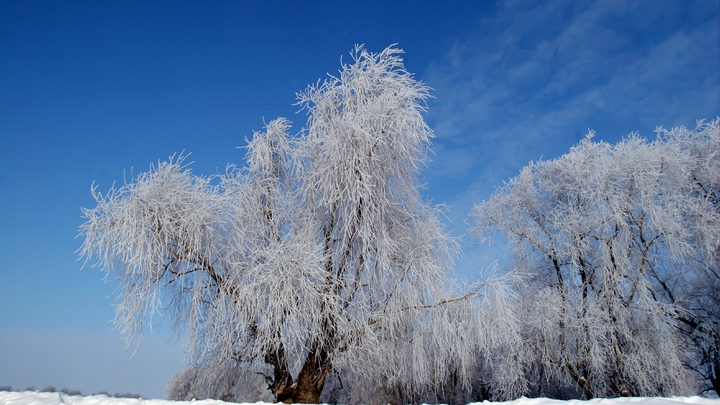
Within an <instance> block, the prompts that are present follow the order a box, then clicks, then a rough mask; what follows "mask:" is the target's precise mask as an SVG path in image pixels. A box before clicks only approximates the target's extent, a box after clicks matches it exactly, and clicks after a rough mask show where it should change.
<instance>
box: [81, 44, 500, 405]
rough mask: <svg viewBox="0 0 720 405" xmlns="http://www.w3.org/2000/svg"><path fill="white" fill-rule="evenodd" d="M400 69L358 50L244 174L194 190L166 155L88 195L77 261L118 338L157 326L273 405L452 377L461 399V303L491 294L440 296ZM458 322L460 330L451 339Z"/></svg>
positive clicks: (439, 237)
mask: <svg viewBox="0 0 720 405" xmlns="http://www.w3.org/2000/svg"><path fill="white" fill-rule="evenodd" d="M399 53H400V51H399V50H397V49H394V48H388V49H386V50H384V51H383V52H382V53H380V54H371V53H369V52H367V51H366V50H365V49H363V48H362V47H358V48H356V50H355V52H354V53H353V54H352V56H353V63H352V64H349V65H348V64H346V65H343V66H342V70H341V71H340V75H339V77H331V78H330V79H329V80H326V81H325V82H324V83H322V84H319V85H317V86H310V87H309V88H308V89H307V90H306V91H305V92H303V93H301V94H300V95H299V104H300V105H302V107H303V108H304V109H306V111H307V112H308V115H309V118H308V122H307V125H306V127H305V128H304V129H303V131H302V132H301V134H300V136H297V137H292V136H289V134H288V130H289V127H290V123H289V122H288V121H287V120H285V119H282V118H280V119H277V120H274V121H272V122H270V123H269V124H268V125H267V127H266V131H265V132H264V133H255V134H254V136H253V138H252V140H251V141H250V142H249V145H248V148H247V165H246V166H245V167H242V168H235V167H230V168H229V169H228V170H227V173H226V174H223V175H219V176H213V177H200V176H195V175H193V174H191V172H190V170H189V168H188V167H187V164H186V163H185V157H184V156H179V157H173V158H171V159H170V160H168V161H166V162H161V163H159V164H158V165H157V166H156V167H153V168H151V170H150V171H149V172H146V173H143V174H141V175H139V176H138V177H137V178H135V179H133V180H132V181H131V182H130V183H128V184H125V185H123V186H121V187H119V188H117V189H115V188H113V189H111V190H110V191H109V192H108V193H107V194H105V195H102V194H100V193H99V192H97V191H93V193H94V196H95V199H96V200H97V207H95V208H93V209H85V210H84V215H85V217H86V218H87V222H85V224H83V225H82V227H81V234H82V236H84V244H83V245H82V248H81V250H80V254H81V256H82V257H84V258H85V259H86V260H92V259H93V258H94V259H95V260H96V261H97V265H99V266H101V267H103V268H105V269H106V270H107V272H108V275H109V276H110V277H112V278H116V279H118V280H119V282H120V291H121V295H120V297H119V305H118V307H117V312H116V322H117V324H118V325H119V327H120V329H121V331H122V332H123V333H125V334H126V335H127V336H128V337H139V335H140V334H141V332H142V328H143V324H144V322H145V320H146V317H147V316H148V315H151V314H152V313H153V312H156V311H160V310H161V309H162V310H163V311H167V312H169V313H170V314H171V315H172V319H173V320H174V326H175V328H176V329H177V330H178V331H180V332H183V333H187V342H188V343H187V345H188V349H189V350H188V351H189V353H190V355H191V359H192V361H193V364H196V365H197V366H198V367H202V370H203V373H204V378H205V379H206V380H207V381H212V380H213V373H218V374H222V373H223V372H224V371H225V370H227V369H228V367H232V366H233V365H237V364H241V365H243V366H245V367H247V368H248V369H251V370H253V371H255V372H257V373H260V374H262V375H263V376H264V378H265V380H266V381H267V383H268V386H269V387H270V389H271V390H272V392H273V394H274V395H275V399H276V400H277V401H287V402H305V403H319V402H320V395H321V393H322V392H323V388H324V386H325V385H326V380H327V378H328V376H329V375H331V374H332V375H333V376H334V380H333V383H332V384H334V386H337V385H340V386H341V385H342V376H345V377H346V378H360V377H362V380H363V381H365V382H366V384H367V386H368V387H375V389H376V388H377V387H384V388H383V389H384V390H385V391H386V392H393V393H394V394H393V395H395V396H396V397H403V395H406V394H403V392H405V393H407V392H417V391H418V388H417V387H428V386H432V384H436V385H437V384H441V383H444V381H446V380H448V379H449V378H450V377H449V376H450V373H451V371H452V373H453V374H452V377H453V378H454V380H452V381H454V382H455V385H464V386H466V387H467V386H468V385H469V379H470V370H471V369H472V367H473V366H474V364H475V363H476V358H477V357H478V356H476V354H477V353H478V350H479V347H480V346H479V344H480V343H478V342H479V341H480V340H479V339H476V338H475V337H474V336H470V335H469V334H472V333H475V332H477V331H478V330H479V326H476V325H478V323H477V322H475V320H476V319H473V318H468V314H475V315H474V316H475V317H476V318H477V316H479V315H478V314H477V309H476V307H475V306H473V305H469V304H468V303H469V302H470V301H473V302H474V300H476V299H477V298H478V297H479V295H480V293H481V292H483V291H488V289H487V288H486V289H483V290H480V289H479V288H478V287H474V288H471V289H469V290H467V291H466V292H456V291H455V290H454V289H449V288H448V285H449V279H448V274H449V273H450V271H451V270H452V263H453V258H454V256H455V255H456V252H457V245H456V242H455V241H454V240H453V239H452V238H450V237H449V236H448V235H447V234H446V233H445V231H444V229H443V226H442V225H441V223H440V221H439V220H438V214H439V212H438V208H437V207H434V206H432V205H429V204H428V203H426V202H424V201H423V200H422V198H421V196H420V193H419V191H418V190H419V188H420V184H419V183H418V180H417V174H418V171H419V168H420V166H421V165H422V164H423V162H424V160H425V158H426V156H425V155H426V152H427V148H428V144H429V142H430V139H431V138H432V136H433V135H432V132H431V130H430V129H429V128H428V126H427V125H426V124H425V122H424V121H423V118H422V115H421V113H422V112H423V111H424V108H425V105H424V101H425V100H426V99H427V98H428V97H429V94H428V88H427V87H425V86H424V85H423V84H422V83H420V82H418V81H416V80H414V79H413V77H412V76H411V75H410V74H409V73H408V72H406V71H405V70H404V68H403V65H402V60H401V59H400V58H399V57H398V56H397V55H398V54H399ZM457 316H462V317H463V318H462V319H470V320H471V322H469V323H471V324H472V325H470V326H469V327H468V328H467V329H465V330H458V328H457V327H456V326H455V325H456V324H457V322H458V321H457V319H456V317H457ZM458 336H459V337H465V338H466V339H465V343H464V344H455V341H456V340H457V338H458ZM495 343H496V344H498V345H500V343H498V342H495ZM450 359H451V360H450ZM448 363H452V364H453V370H449V369H450V367H448ZM348 376H351V377H348ZM352 376H354V377H352ZM355 386H356V387H357V388H353V389H356V390H360V389H361V388H362V387H363V385H362V384H361V383H358V384H357V385H355ZM427 391H428V392H430V391H432V389H431V388H428V389H427ZM355 392H356V396H355V398H362V400H364V401H369V399H367V397H362V396H360V397H358V396H357V395H359V394H357V393H358V391H355ZM351 397H352V395H351ZM348 398H350V397H348Z"/></svg>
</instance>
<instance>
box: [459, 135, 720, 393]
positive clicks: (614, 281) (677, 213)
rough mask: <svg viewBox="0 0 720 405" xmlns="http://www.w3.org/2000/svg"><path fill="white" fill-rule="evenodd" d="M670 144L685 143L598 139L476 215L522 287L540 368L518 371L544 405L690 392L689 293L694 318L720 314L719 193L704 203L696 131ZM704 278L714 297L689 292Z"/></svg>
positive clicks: (477, 225) (532, 365)
mask: <svg viewBox="0 0 720 405" xmlns="http://www.w3.org/2000/svg"><path fill="white" fill-rule="evenodd" d="M713 131H714V132H713ZM708 133H715V134H716V133H717V121H715V122H714V123H712V124H710V125H708V126H707V127H705V132H704V135H702V137H707V140H708V141H709V140H710V139H711V138H713V137H712V136H710V135H708ZM671 134H672V137H671V138H672V139H675V140H678V139H685V140H686V141H687V144H686V145H685V146H683V147H680V146H678V144H677V141H673V142H665V141H663V140H662V139H660V140H658V141H655V142H647V141H645V140H644V139H642V138H640V137H639V136H637V135H631V136H629V137H628V138H626V139H625V140H623V141H622V142H620V143H619V144H617V145H614V146H613V145H609V144H607V143H604V142H593V141H592V140H591V138H592V135H593V134H592V133H590V135H589V136H588V137H587V138H586V139H585V140H584V141H582V142H581V143H580V144H579V145H577V146H575V147H574V148H572V149H571V151H570V152H569V153H567V154H566V155H563V156H561V157H560V158H558V159H555V160H551V161H541V162H537V163H531V164H530V165H529V166H527V167H526V168H524V169H523V170H522V171H521V173H520V175H519V176H517V177H516V178H513V179H512V180H510V181H509V182H508V183H507V184H505V185H504V186H503V187H502V188H500V189H498V190H497V192H495V193H494V195H493V196H491V198H490V199H489V200H487V201H484V202H482V203H480V204H478V205H476V206H475V208H474V209H473V211H472V214H471V220H472V228H473V233H474V234H475V236H477V237H478V238H479V240H480V241H481V242H482V241H485V240H486V239H487V238H489V237H490V236H491V235H492V234H495V233H500V234H502V235H504V236H505V237H506V238H507V242H508V244H509V247H510V249H511V251H512V259H513V263H512V269H511V271H512V272H513V273H515V274H517V275H518V276H519V277H522V278H523V280H524V281H523V282H520V283H518V284H517V288H518V297H519V298H520V299H519V300H518V302H517V304H516V305H517V306H518V308H519V309H518V313H519V316H520V317H521V318H522V324H523V326H522V329H523V330H522V336H523V339H524V341H525V342H526V345H527V347H528V348H530V350H531V356H524V357H521V359H520V360H521V361H514V360H513V362H514V364H515V366H516V367H519V368H521V369H523V370H524V372H525V373H526V374H527V375H528V379H529V380H532V379H534V381H535V384H534V385H535V386H536V390H540V391H541V392H538V393H543V394H545V395H549V394H548V392H547V390H550V389H557V387H566V388H565V389H566V390H567V389H568V388H570V389H571V390H572V387H575V389H578V390H579V391H580V392H581V393H582V395H584V396H585V397H586V398H592V397H595V396H608V395H672V394H680V393H683V392H687V391H688V390H689V389H690V387H691V385H692V378H691V376H690V375H689V372H688V371H687V368H686V367H685V364H684V361H687V357H686V350H684V348H683V344H682V336H681V335H680V334H678V333H677V330H678V328H679V327H680V323H681V322H678V320H679V319H689V318H687V314H688V313H687V310H688V308H687V307H685V306H683V302H685V299H686V298H688V297H690V295H691V294H697V298H695V299H694V300H693V302H694V303H696V304H697V305H698V306H703V305H708V306H707V307H703V308H706V309H707V310H708V311H709V310H710V309H709V308H713V307H714V308H716V307H717V302H718V301H717V297H718V295H717V291H718V290H717V274H718V273H717V251H718V250H717V249H718V240H719V239H718V238H719V237H720V215H719V214H720V211H719V210H718V208H717V207H718V206H717V203H716V202H717V195H718V194H717V188H715V189H713V191H707V190H708V188H707V187H713V184H715V185H716V184H717V183H712V182H713V181H717V177H714V178H713V174H711V175H707V176H706V177H702V180H701V179H700V177H701V176H700V175H699V174H698V173H700V172H702V173H705V171H704V170H705V169H703V167H705V166H715V167H716V166H717V160H715V161H711V160H712V159H709V158H702V159H698V154H697V153H691V152H692V150H693V148H695V147H697V148H704V146H700V145H699V144H696V142H698V140H697V139H696V138H693V137H691V136H685V135H687V133H686V131H685V132H683V131H679V130H678V131H674V132H672V133H671ZM681 135H682V136H681ZM713 142H715V146H714V151H715V152H712V151H711V149H707V150H706V149H703V151H708V153H710V154H711V155H712V156H717V136H715V138H714V140H713ZM691 146H692V147H691ZM703 153H705V152H703ZM703 156H704V155H703ZM714 159H717V158H714ZM703 165H705V166H703ZM714 173H715V174H714V175H715V176H716V174H717V171H715V172H714ZM702 176H705V175H704V174H703V175H702ZM699 272H705V273H707V274H705V275H704V276H703V279H702V280H703V281H702V282H701V284H702V286H706V287H707V288H711V289H713V290H712V291H714V293H713V292H708V291H707V290H703V289H702V288H704V287H701V286H699V285H698V286H696V287H691V286H692V285H693V283H694V282H696V281H699V279H698V277H700V276H699ZM713 277H715V278H714V280H710V279H713ZM708 281H710V282H712V283H713V284H708ZM713 294H714V295H713ZM694 311H695V312H692V313H697V308H696V309H695V310H694ZM691 318H692V317H691ZM712 318H713V316H709V317H705V318H704V319H712ZM692 319H695V318H692ZM716 320H717V318H716V317H715V318H714V320H713V322H715V321H716ZM695 322H699V321H695ZM705 327H706V328H708V329H712V328H715V327H716V324H715V325H706V326H705ZM713 333H715V332H713ZM709 335H711V336H715V339H717V338H716V336H717V334H714V335H712V334H707V333H706V334H705V335H704V336H705V337H707V336H709ZM705 341H706V342H707V340H705ZM710 341H712V339H710ZM715 344H717V340H715ZM713 353H715V352H713ZM531 376H534V377H531ZM548 383H549V384H548ZM543 387H550V388H548V389H547V390H546V389H545V388H543ZM544 390H545V391H544ZM543 391H544V392H543Z"/></svg>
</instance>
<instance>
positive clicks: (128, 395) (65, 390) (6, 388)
mask: <svg viewBox="0 0 720 405" xmlns="http://www.w3.org/2000/svg"><path fill="white" fill-rule="evenodd" d="M0 391H14V390H13V388H12V386H10V385H0ZM25 391H37V389H36V388H35V386H34V385H31V386H29V387H27V388H25ZM40 392H60V393H63V394H67V395H77V396H82V395H83V394H82V392H81V391H80V390H71V389H68V388H62V389H60V390H59V391H58V390H57V389H56V388H55V387H54V386H52V385H48V386H46V387H45V388H43V389H41V390H40ZM92 395H105V396H108V397H114V398H142V396H141V395H139V394H133V393H130V392H126V393H124V394H120V393H117V392H116V393H115V394H114V395H110V394H109V393H108V392H107V391H100V392H96V393H95V394H92Z"/></svg>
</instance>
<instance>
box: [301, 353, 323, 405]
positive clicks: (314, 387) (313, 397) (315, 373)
mask: <svg viewBox="0 0 720 405" xmlns="http://www.w3.org/2000/svg"><path fill="white" fill-rule="evenodd" d="M329 372H330V363H329V362H328V361H327V355H326V353H324V352H323V351H322V350H320V352H319V353H318V352H317V351H316V350H315V349H313V350H311V351H310V353H308V357H307V359H305V364H304V365H303V368H302V369H301V370H300V374H298V378H297V389H296V393H295V398H294V402H296V403H299V404H319V403H320V394H322V390H323V387H324V386H325V378H326V377H327V375H328V373H329Z"/></svg>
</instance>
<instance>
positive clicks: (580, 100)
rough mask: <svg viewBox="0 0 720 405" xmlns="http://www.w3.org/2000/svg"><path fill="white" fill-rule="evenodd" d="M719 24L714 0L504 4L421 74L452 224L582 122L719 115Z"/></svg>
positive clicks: (643, 125)
mask: <svg viewBox="0 0 720 405" xmlns="http://www.w3.org/2000/svg"><path fill="white" fill-rule="evenodd" d="M719 27H720V17H719V16H718V7H717V4H716V3H714V2H707V1H702V0H700V1H665V2H649V1H634V2H633V1H630V2H628V1H620V0H618V1H615V0H606V1H592V2H591V1H571V0H553V1H519V0H517V1H515V0H508V1H505V2H502V3H499V5H498V8H497V12H496V13H495V14H494V15H493V16H492V17H490V18H488V19H485V20H483V21H482V22H481V23H480V25H479V27H478V30H477V32H476V34H475V35H474V37H472V38H469V39H467V40H466V41H464V42H458V43H456V44H455V45H454V46H453V47H452V48H451V49H450V50H449V51H448V52H447V54H446V55H445V57H444V58H443V59H442V60H440V61H438V62H437V63H435V64H433V65H431V66H430V67H429V69H428V70H427V71H426V72H425V74H424V75H423V80H424V81H425V82H427V83H428V84H429V85H430V86H432V87H433V88H435V93H434V94H435V95H436V96H437V99H436V100H434V101H433V103H432V104H431V110H430V113H429V116H428V121H429V122H430V124H431V126H432V127H433V128H434V129H435V132H436V134H437V139H436V141H435V145H434V150H435V151H436V153H437V154H436V156H434V157H433V162H432V163H431V164H430V173H431V174H430V175H429V176H428V178H429V182H430V189H431V194H437V195H445V196H452V197H449V199H448V200H447V201H446V202H447V203H448V204H449V206H450V212H449V217H450V218H451V219H452V221H453V225H452V227H454V228H456V229H459V228H462V227H461V226H459V222H461V221H462V218H464V217H465V215H466V214H467V213H468V211H469V209H470V208H471V207H472V205H473V204H474V203H476V202H479V201H480V200H482V199H484V198H487V196H489V195H490V193H491V192H492V191H493V189H494V187H496V186H499V185H502V182H503V180H506V179H508V178H510V177H512V176H514V175H515V174H517V173H518V171H519V170H520V169H521V168H522V167H523V166H525V165H526V164H527V163H528V161H530V160H538V159H539V158H541V157H544V158H554V157H557V156H559V155H561V154H562V153H565V152H566V151H568V150H569V148H570V146H572V145H573V144H575V143H577V142H578V141H579V140H580V139H581V138H582V137H583V136H584V135H585V134H586V133H587V131H588V129H589V128H591V129H594V130H596V131H597V132H598V135H599V138H600V139H604V140H607V141H610V142H616V141H618V140H619V139H620V138H622V137H623V136H625V135H627V134H628V133H630V132H631V131H640V132H641V134H643V135H645V136H648V137H652V136H654V134H653V133H652V131H653V129H654V128H655V127H656V126H658V125H663V126H665V127H672V126H677V125H686V126H693V125H694V123H695V120H696V119H702V118H714V117H715V116H717V115H719V114H720V63H718V62H719V61H720V30H719ZM448 178H450V179H453V178H454V180H447V179H448ZM432 190H435V191H436V192H437V193H436V192H433V191H432ZM436 202H440V201H436Z"/></svg>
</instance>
